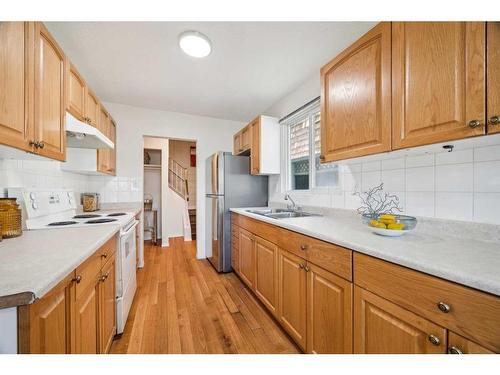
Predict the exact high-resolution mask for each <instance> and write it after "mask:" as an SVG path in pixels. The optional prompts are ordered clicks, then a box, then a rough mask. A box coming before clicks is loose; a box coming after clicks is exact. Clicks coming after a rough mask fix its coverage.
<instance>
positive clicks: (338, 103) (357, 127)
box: [321, 22, 391, 162]
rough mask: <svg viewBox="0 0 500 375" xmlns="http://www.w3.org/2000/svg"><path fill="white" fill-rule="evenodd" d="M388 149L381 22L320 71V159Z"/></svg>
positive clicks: (386, 31) (387, 62) (386, 46)
mask: <svg viewBox="0 0 500 375" xmlns="http://www.w3.org/2000/svg"><path fill="white" fill-rule="evenodd" d="M390 149H391V24H390V23H389V22H382V23H380V24H378V25H377V26H375V27H374V28H373V29H371V30H370V31H369V32H368V33H366V34H365V35H363V36H362V37H361V38H360V39H359V40H358V41H356V42H355V43H354V44H352V45H351V46H350V47H349V48H347V49H346V50H344V51H343V52H342V53H340V54H339V55H338V56H337V57H335V58H334V59H333V60H332V61H331V62H329V63H328V64H327V65H325V66H324V67H323V68H322V69H321V160H322V161H326V162H328V161H334V160H342V159H348V158H353V157H358V156H364V155H369V154H375V153H380V152H384V151H389V150H390Z"/></svg>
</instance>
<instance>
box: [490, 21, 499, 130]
mask: <svg viewBox="0 0 500 375" xmlns="http://www.w3.org/2000/svg"><path fill="white" fill-rule="evenodd" d="M487 40H488V45H487V66H488V71H487V77H488V78H487V79H488V83H487V87H488V92H487V97H488V105H487V108H488V133H499V132H500V22H488V28H487Z"/></svg>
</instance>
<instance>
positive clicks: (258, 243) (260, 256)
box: [255, 237, 278, 316]
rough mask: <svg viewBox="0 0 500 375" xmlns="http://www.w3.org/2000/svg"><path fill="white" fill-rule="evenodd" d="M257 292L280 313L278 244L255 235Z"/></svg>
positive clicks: (269, 305)
mask: <svg viewBox="0 0 500 375" xmlns="http://www.w3.org/2000/svg"><path fill="white" fill-rule="evenodd" d="M255 265H256V266H255V294H256V295H257V297H259V299H260V300H261V301H262V303H263V304H264V305H266V307H267V308H268V309H269V311H271V313H272V314H273V315H275V316H277V315H278V246H276V245H275V244H273V243H271V242H269V241H266V240H264V239H262V238H259V237H255Z"/></svg>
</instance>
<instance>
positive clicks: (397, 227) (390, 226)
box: [387, 223, 405, 230]
mask: <svg viewBox="0 0 500 375" xmlns="http://www.w3.org/2000/svg"><path fill="white" fill-rule="evenodd" d="M387 229H392V230H403V229H405V225H404V224H403V223H392V224H388V225H387Z"/></svg>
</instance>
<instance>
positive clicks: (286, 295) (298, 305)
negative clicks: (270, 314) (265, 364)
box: [278, 249, 307, 350]
mask: <svg viewBox="0 0 500 375" xmlns="http://www.w3.org/2000/svg"><path fill="white" fill-rule="evenodd" d="M305 264H306V261H305V260H303V259H302V258H299V257H298V256H295V255H293V254H292V253H289V252H288V251H285V250H283V249H280V251H279V258H278V267H279V268H278V275H279V279H278V288H279V292H278V293H279V294H278V295H279V301H278V320H279V321H280V322H281V324H282V326H283V328H284V329H285V330H286V331H287V332H288V334H289V335H290V336H292V338H293V339H294V340H295V342H296V343H297V345H299V347H300V348H302V349H303V350H305V349H306V340H307V337H306V324H307V320H306V314H307V300H306V293H307V291H306V283H307V279H306V272H305V270H304V267H305Z"/></svg>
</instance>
